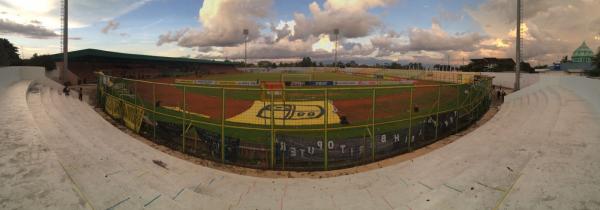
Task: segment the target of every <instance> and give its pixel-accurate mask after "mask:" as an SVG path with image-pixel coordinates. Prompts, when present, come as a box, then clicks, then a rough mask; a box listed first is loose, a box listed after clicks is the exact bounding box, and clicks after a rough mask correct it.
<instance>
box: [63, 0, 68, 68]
mask: <svg viewBox="0 0 600 210" xmlns="http://www.w3.org/2000/svg"><path fill="white" fill-rule="evenodd" d="M62 6H63V13H62V21H63V37H62V38H63V40H62V47H63V70H68V69H69V1H68V0H63V5H62Z"/></svg>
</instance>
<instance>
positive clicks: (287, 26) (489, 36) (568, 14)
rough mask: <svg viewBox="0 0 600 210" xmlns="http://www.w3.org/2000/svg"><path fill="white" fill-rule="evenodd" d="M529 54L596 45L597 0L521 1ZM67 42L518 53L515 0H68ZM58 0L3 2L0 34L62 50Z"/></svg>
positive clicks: (253, 57) (287, 53)
mask: <svg viewBox="0 0 600 210" xmlns="http://www.w3.org/2000/svg"><path fill="white" fill-rule="evenodd" d="M523 2H524V23H523V28H524V31H523V32H522V33H523V36H524V38H523V39H524V46H523V52H524V57H525V59H526V60H527V61H528V62H530V63H532V64H534V65H537V64H551V63H552V62H556V61H558V60H560V58H562V57H563V56H565V55H569V56H570V55H571V54H572V52H573V51H574V50H575V49H576V48H577V47H579V46H580V45H581V43H582V42H583V41H585V42H586V43H587V45H588V46H589V47H590V48H592V49H593V50H594V51H596V52H597V50H598V47H600V12H598V11H600V0H523ZM69 12H70V15H69V49H70V50H80V49H87V48H95V49H101V50H109V51H117V52H125V53H139V54H148V55H159V56H171V57H190V58H202V59H215V60H223V59H230V60H241V59H243V57H244V41H245V37H244V35H243V33H242V31H243V29H248V31H249V35H248V37H247V43H248V45H247V46H248V52H247V56H248V60H249V62H257V61H260V60H271V61H276V62H279V61H284V62H287V61H295V60H299V59H301V58H302V57H306V56H309V57H311V58H313V60H317V61H323V62H331V61H332V60H333V51H334V48H335V40H336V39H335V37H336V36H335V34H334V33H333V32H334V29H339V35H338V39H337V43H338V55H339V60H341V61H344V62H348V61H350V60H354V61H356V62H358V63H368V64H373V63H383V62H392V61H396V62H401V63H408V62H422V63H426V64H434V63H446V62H448V61H449V62H450V63H451V64H453V65H461V64H463V63H464V62H468V60H469V59H471V58H481V57H510V58H513V57H514V56H515V47H514V40H515V34H516V32H515V31H516V30H515V28H516V17H515V16H516V0H418V1H417V0H204V1H202V0H71V1H70V2H69ZM60 14H61V0H0V37H2V38H7V39H8V40H9V41H11V42H12V43H13V44H14V45H15V46H17V47H18V48H19V49H20V50H21V54H22V56H23V57H24V58H27V57H30V56H31V55H32V54H33V53H37V54H54V53H59V52H60V51H61V38H60V35H61V16H60Z"/></svg>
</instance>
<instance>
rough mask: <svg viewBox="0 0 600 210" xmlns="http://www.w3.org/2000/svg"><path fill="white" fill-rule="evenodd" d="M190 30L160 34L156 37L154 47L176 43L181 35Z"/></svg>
mask: <svg viewBox="0 0 600 210" xmlns="http://www.w3.org/2000/svg"><path fill="white" fill-rule="evenodd" d="M189 30H190V29H189V28H184V29H181V30H179V31H175V32H171V31H169V32H167V33H166V34H161V35H160V36H158V42H156V46H161V45H163V44H165V43H171V42H177V41H179V39H181V37H183V35H185V34H186V33H187V32H188V31H189Z"/></svg>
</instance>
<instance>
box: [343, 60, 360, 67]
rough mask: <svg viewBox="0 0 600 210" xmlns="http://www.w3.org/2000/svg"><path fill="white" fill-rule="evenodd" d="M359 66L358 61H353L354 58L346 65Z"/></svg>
mask: <svg viewBox="0 0 600 210" xmlns="http://www.w3.org/2000/svg"><path fill="white" fill-rule="evenodd" d="M357 66H358V64H357V63H356V61H353V60H351V61H350V62H348V63H346V67H357Z"/></svg>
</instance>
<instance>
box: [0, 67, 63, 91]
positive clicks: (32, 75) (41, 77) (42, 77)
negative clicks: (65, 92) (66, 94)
mask: <svg viewBox="0 0 600 210" xmlns="http://www.w3.org/2000/svg"><path fill="white" fill-rule="evenodd" d="M21 80H33V81H35V82H37V83H41V84H44V85H46V86H49V87H54V88H62V85H60V84H58V83H56V82H55V81H53V80H51V79H48V78H47V77H46V70H45V69H44V67H37V66H9V67H2V68H0V89H4V88H7V87H9V86H10V85H12V84H13V83H16V82H19V81H21Z"/></svg>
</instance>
